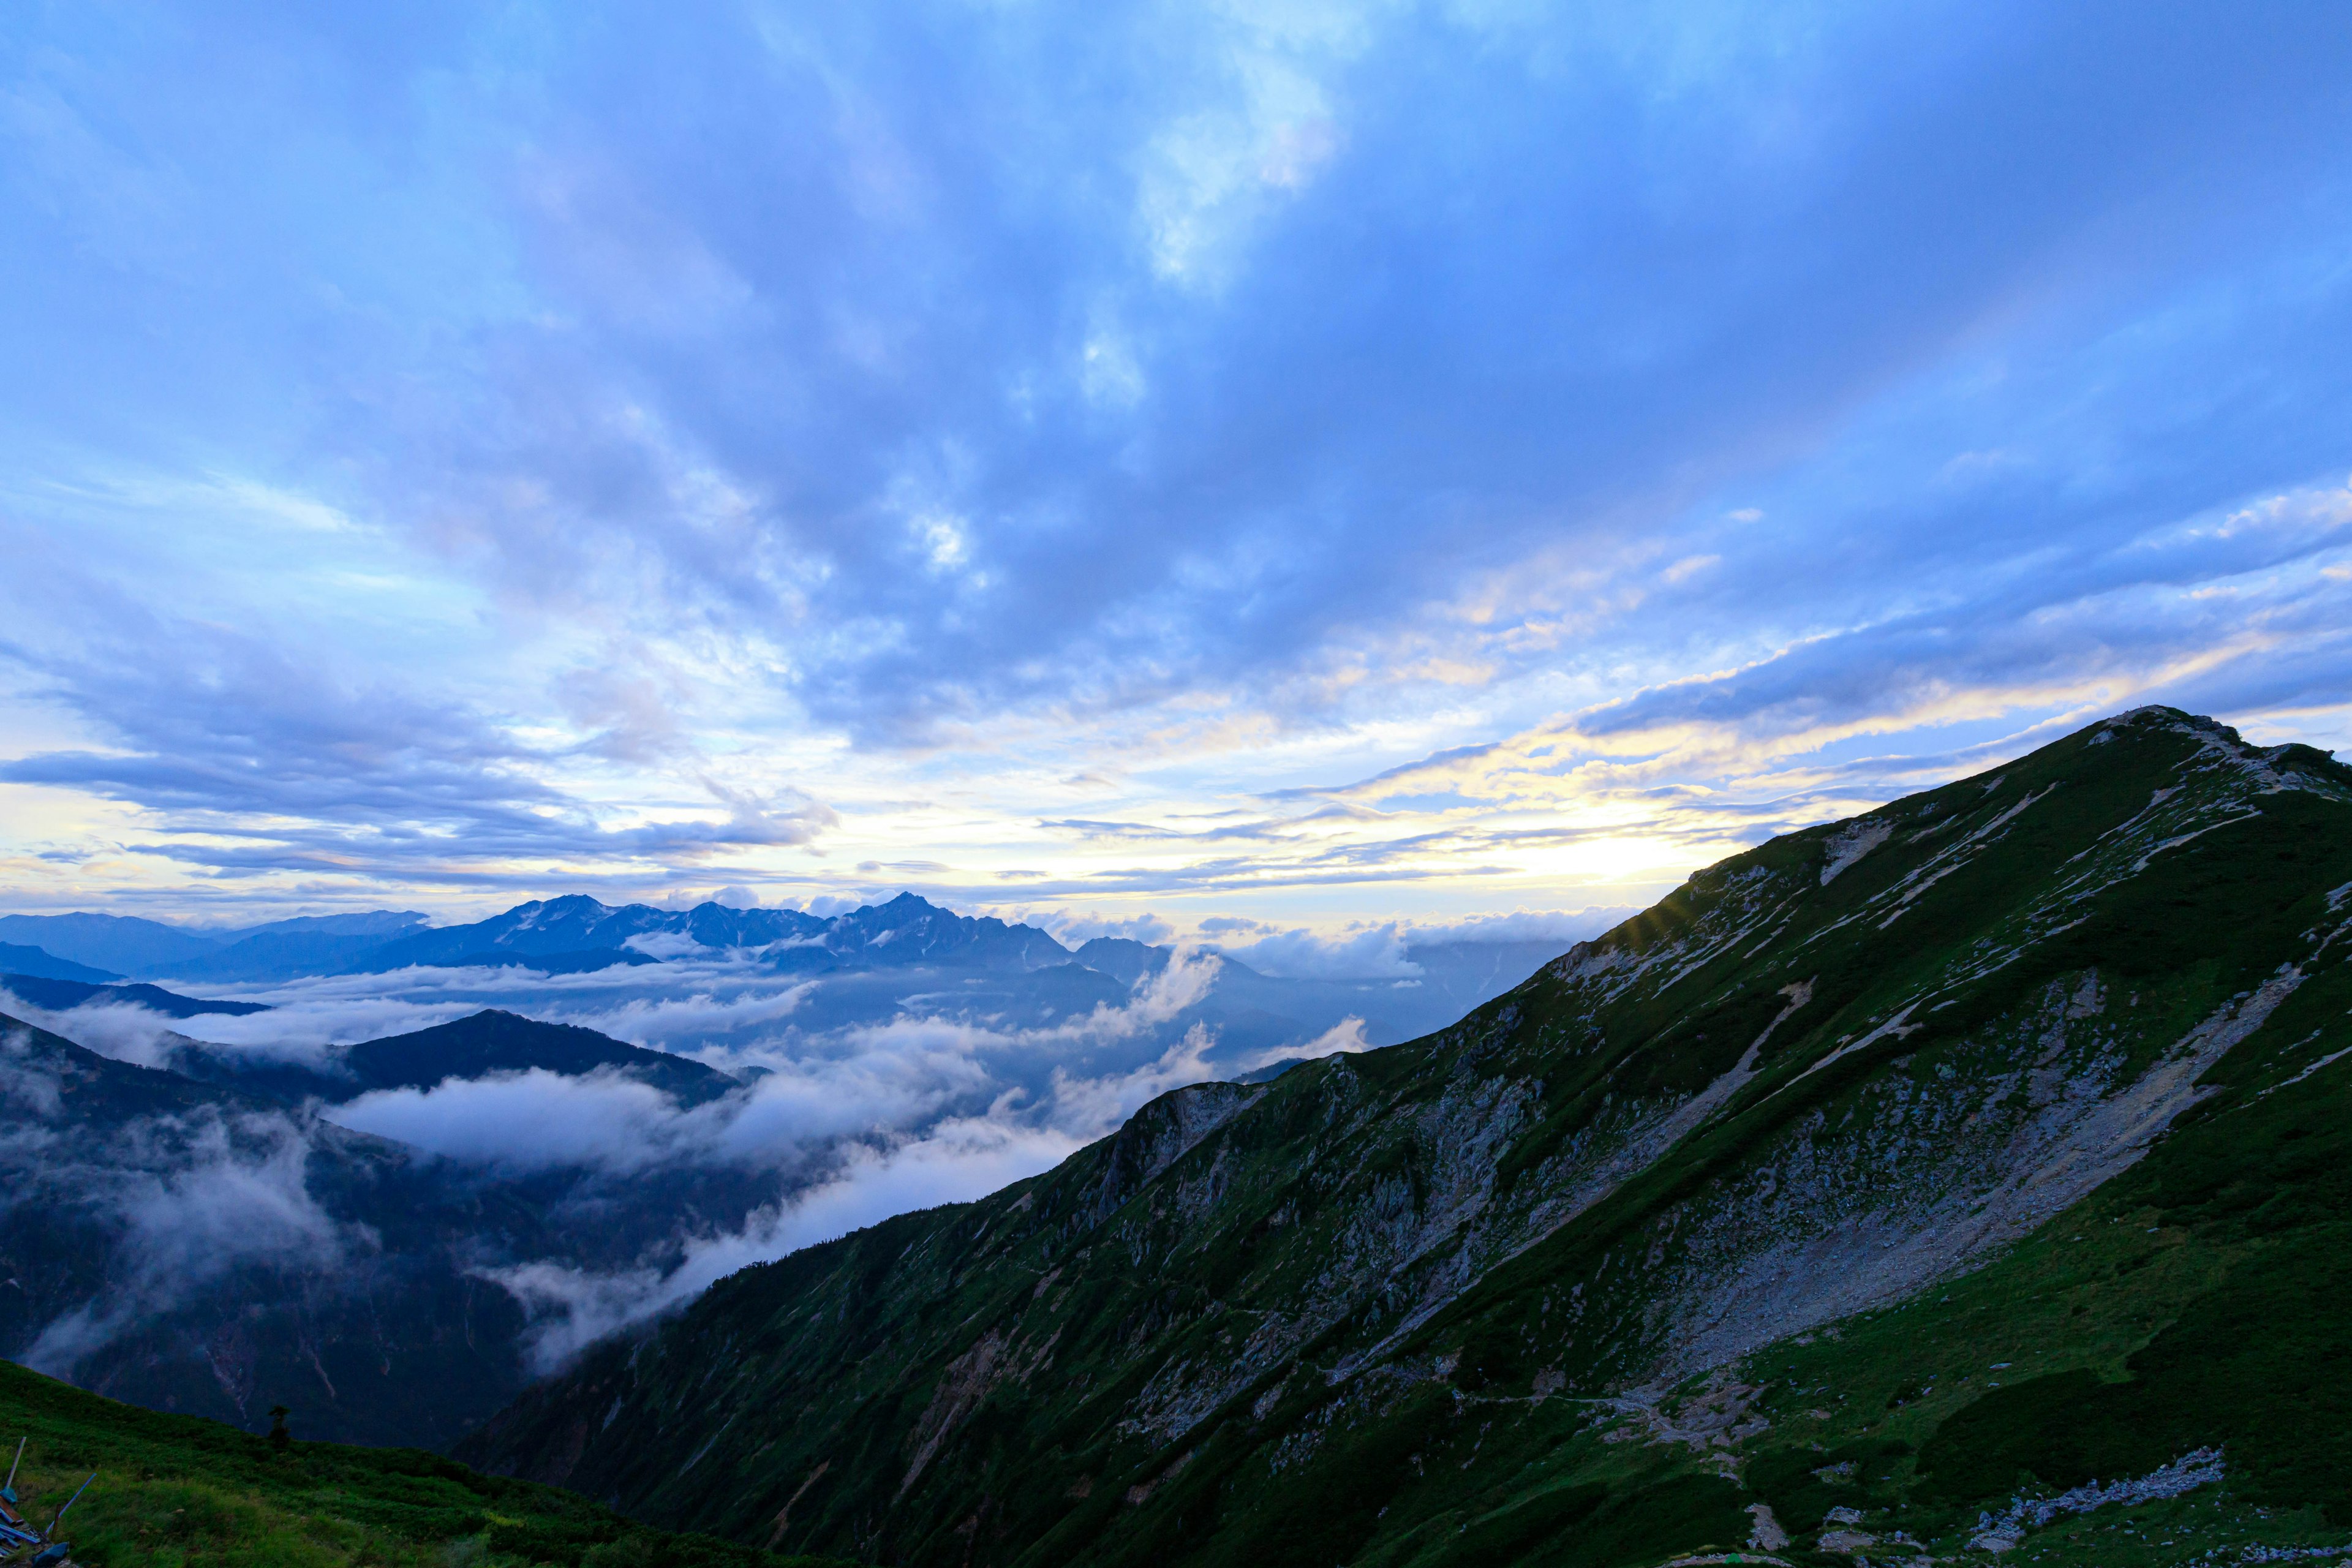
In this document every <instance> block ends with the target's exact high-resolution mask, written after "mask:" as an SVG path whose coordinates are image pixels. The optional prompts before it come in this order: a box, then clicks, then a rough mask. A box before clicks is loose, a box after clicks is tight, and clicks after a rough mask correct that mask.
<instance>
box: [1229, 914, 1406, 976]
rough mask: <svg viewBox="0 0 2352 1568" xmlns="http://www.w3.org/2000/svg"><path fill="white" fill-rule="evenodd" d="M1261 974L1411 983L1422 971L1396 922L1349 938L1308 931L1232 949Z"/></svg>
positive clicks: (1282, 934)
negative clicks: (1407, 953)
mask: <svg viewBox="0 0 2352 1568" xmlns="http://www.w3.org/2000/svg"><path fill="white" fill-rule="evenodd" d="M1227 951H1229V952H1231V953H1232V954H1233V956H1234V958H1237V959H1239V960H1240V961H1241V962H1242V963H1246V964H1248V965H1249V966H1250V967H1251V968H1252V969H1255V970H1256V971H1257V972H1258V973H1261V974H1271V975H1273V976H1275V977H1276V978H1277V979H1281V980H1410V979H1415V978H1418V977H1419V975H1420V974H1421V966H1420V965H1419V964H1417V963H1412V961H1411V960H1410V959H1408V958H1407V957H1406V956H1405V944H1404V937H1403V935H1402V932H1401V931H1399V929H1398V927H1397V925H1396V924H1395V922H1393V921H1391V922H1389V923H1386V924H1383V925H1380V926H1375V927H1373V928H1372V929H1370V930H1369V931H1353V932H1350V933H1349V934H1348V935H1345V936H1338V937H1329V936H1322V935H1319V934H1318V933H1317V932H1314V931H1307V930H1304V929H1301V930H1297V931H1277V932H1276V933H1275V934H1274V935H1272V936H1262V937H1260V938H1258V940H1257V941H1255V942H1251V943H1250V944H1248V945H1247V946H1245V947H1236V948H1231V949H1228V950H1227Z"/></svg>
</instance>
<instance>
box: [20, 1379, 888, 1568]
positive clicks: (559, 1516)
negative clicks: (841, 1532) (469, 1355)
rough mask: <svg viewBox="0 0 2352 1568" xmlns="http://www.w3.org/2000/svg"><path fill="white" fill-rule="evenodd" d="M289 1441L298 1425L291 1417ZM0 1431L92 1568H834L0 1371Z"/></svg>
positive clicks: (564, 1497)
mask: <svg viewBox="0 0 2352 1568" xmlns="http://www.w3.org/2000/svg"><path fill="white" fill-rule="evenodd" d="M291 1430H292V1431H293V1432H295V1433H299V1432H301V1431H302V1430H303V1426H302V1413H301V1412H300V1411H299V1409H298V1410H296V1411H295V1412H294V1415H293V1420H292V1424H291ZM0 1433H5V1435H6V1436H8V1437H9V1438H10V1439H12V1441H10V1442H8V1443H7V1444H6V1445H5V1447H6V1448H7V1450H8V1452H9V1454H10V1455H11V1456H12V1457H14V1456H15V1455H16V1441H14V1440H13V1439H22V1440H23V1441H24V1445H25V1447H24V1453H23V1457H22V1462H21V1465H20V1467H19V1468H18V1469H17V1471H16V1476H15V1478H14V1479H15V1480H16V1487H15V1491H16V1495H17V1496H18V1497H19V1498H20V1499H21V1500H23V1503H24V1505H25V1508H26V1512H27V1513H28V1514H29V1515H30V1517H31V1518H32V1520H33V1521H34V1522H35V1524H36V1527H37V1528H41V1527H46V1526H47V1524H48V1522H49V1521H50V1519H51V1518H52V1516H53V1515H54V1512H55V1510H57V1508H58V1506H59V1505H61V1504H63V1503H64V1502H65V1501H66V1500H68V1498H69V1497H71V1496H72V1495H73V1492H74V1489H76V1488H77V1487H78V1486H79V1485H80V1484H81V1481H82V1479H83V1478H84V1477H86V1476H89V1475H91V1474H93V1473H95V1475H96V1477H97V1479H95V1480H94V1481H92V1482H91V1484H90V1488H89V1491H87V1492H86V1493H84V1494H82V1496H81V1499H80V1500H79V1501H78V1502H76V1503H75V1504H74V1506H73V1510H72V1511H71V1512H70V1513H68V1514H67V1515H66V1517H65V1519H64V1521H63V1528H61V1529H60V1530H59V1531H58V1535H59V1537H60V1538H62V1539H66V1540H69V1541H70V1542H72V1543H73V1547H74V1551H75V1553H76V1555H77V1557H78V1559H79V1561H81V1562H84V1563H106V1564H107V1565H108V1568H184V1564H188V1563H302V1564H307V1565H315V1568H345V1565H350V1568H358V1565H360V1564H386V1565H390V1564H398V1565H402V1568H426V1565H428V1564H430V1565H432V1568H448V1565H450V1564H458V1563H489V1562H492V1561H495V1562H497V1563H559V1564H562V1565H563V1568H580V1565H581V1564H583V1563H584V1564H585V1565H586V1568H632V1565H635V1564H640V1563H662V1564H666V1565H674V1568H850V1565H849V1564H846V1563H827V1562H824V1561H821V1560H818V1559H814V1558H805V1557H803V1558H786V1557H778V1556H775V1555H772V1554H771V1553H769V1552H758V1551H752V1550H750V1549H747V1548H745V1547H741V1546H736V1545H732V1544H730V1543H729V1542H719V1541H713V1540H711V1539H709V1537H707V1536H706V1537H694V1536H676V1535H671V1534H668V1533H667V1532H666V1531H656V1530H649V1529H647V1528H646V1527H645V1526H643V1525H639V1524H635V1523H632V1522H631V1521H628V1520H625V1519H623V1518H621V1517H620V1516H618V1515H617V1514H614V1512H613V1511H612V1510H609V1509H606V1508H602V1507H600V1506H598V1505H597V1504H595V1503H593V1502H590V1501H588V1500H586V1499H584V1498H581V1497H578V1496H575V1495H573V1494H572V1493H570V1492H565V1491H559V1490H557V1489H554V1488H552V1487H541V1486H534V1485H532V1484H530V1482H528V1481H514V1480H509V1479H504V1478H502V1477H497V1476H485V1475H482V1474H480V1473H478V1472H477V1471H473V1470H469V1469H467V1468H466V1467H464V1466H463V1465H458V1464H453V1463H452V1462H451V1461H449V1460H447V1459H445V1458H440V1457H439V1456H437V1455H434V1454H428V1453H425V1452H422V1451H420V1450H418V1449H415V1448H354V1447H343V1446H341V1445H339V1444H334V1443H317V1442H308V1441H303V1440H301V1439H300V1438H299V1437H296V1438H293V1439H291V1440H289V1442H288V1443H287V1444H286V1446H285V1447H284V1450H283V1451H282V1452H281V1451H279V1449H278V1447H277V1446H275V1445H273V1444H272V1443H271V1442H270V1441H269V1440H268V1439H267V1438H265V1437H262V1436H255V1435H253V1434H251V1433H247V1432H241V1431H238V1430H237V1429H236V1428H235V1427H232V1426H223V1425H221V1424H219V1423H217V1422H213V1421H206V1420H203V1419H200V1418H198V1417H195V1416H189V1415H160V1414H158V1413H156V1412H153V1411H149V1410H141V1409H137V1408H135V1407H133V1406H131V1405H120V1404H117V1403H116V1402H115V1401H113V1400H111V1399H105V1398H101V1397H100V1396H99V1395H97V1394H87V1393H84V1392H83V1391H81V1390H80V1389H78V1388H74V1387H71V1386H70V1385H68V1384H62V1383H57V1382H53V1381H52V1380H50V1379H48V1378H46V1377H43V1376H41V1375H40V1374H39V1373H32V1372H26V1371H25V1370H24V1369H23V1368H21V1367H15V1366H10V1365H7V1364H6V1363H0Z"/></svg>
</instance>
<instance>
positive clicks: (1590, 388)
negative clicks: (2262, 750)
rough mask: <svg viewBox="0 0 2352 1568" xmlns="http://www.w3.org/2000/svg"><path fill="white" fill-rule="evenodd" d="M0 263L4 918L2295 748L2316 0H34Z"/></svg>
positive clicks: (754, 886) (2331, 297)
mask: <svg viewBox="0 0 2352 1568" xmlns="http://www.w3.org/2000/svg"><path fill="white" fill-rule="evenodd" d="M0 278H4V279H5V283H6V287H5V289H0V908H6V909H9V910H19V911H24V912H45V911H53V910H72V909H102V910H112V911H115V912H120V913H138V914H147V915H152V916H157V917H163V918H176V919H184V920H191V921H200V922H201V921H212V922H234V923H246V922H249V921H257V920H262V919H268V918H272V917H274V916H278V915H284V914H292V913H299V912H329V911H334V910H356V909H369V908H378V907H394V908H404V909H419V910H426V911H428V912H431V913H433V914H435V915H436V916H437V917H440V918H446V919H463V918H473V917H477V916H478V915H480V914H483V913H487V912H489V911H491V910H497V909H499V908H503V907H505V906H507V905H509V904H511V903H514V902H517V901H520V900H523V899H526V898H531V897H543V896H551V895H554V894H560V893H568V892H589V893H593V894H595V895H596V896H598V897H601V898H604V899H606V900H608V901H614V902H618V901H625V900H646V901H652V902H677V901H691V900H697V899H699V898H703V897H709V896H713V895H719V896H723V897H724V898H726V899H728V900H732V901H738V902H743V901H759V902H765V903H796V904H799V903H806V902H809V901H810V900H857V899H863V898H866V897H870V896H874V895H877V894H887V893H889V892H894V891H896V890H898V889H915V890H918V891H920V892H923V893H925V894H926V895H928V896H930V897H933V898H935V899H937V900H940V901H942V902H945V903H948V904H950V905H951V906H953V907H955V908H958V909H961V910H968V911H973V912H981V911H985V912H992V913H997V914H1000V915H1004V916H1006V917H1008V918H1037V919H1049V918H1050V919H1052V920H1055V921H1058V922H1060V923H1059V925H1058V926H1057V928H1056V929H1061V930H1077V931H1081V933H1082V934H1083V932H1084V931H1094V930H1101V931H1110V930H1133V931H1143V932H1149V933H1154V934H1163V933H1167V932H1175V933H1178V934H1181V933H1183V932H1186V931H1205V932H1208V933H1210V934H1216V933H1219V932H1232V931H1247V930H1249V929H1252V928H1253V926H1263V927H1265V928H1268V929H1281V930H1289V929H1294V928H1296V929H1311V930H1315V931H1325V932H1333V933H1344V932H1346V931H1348V930H1349V929H1351V928H1368V927H1370V925H1373V924H1376V923H1378V922H1395V921H1404V922H1410V923H1412V924H1414V925H1417V926H1418V927H1420V928H1423V929H1433V928H1438V927H1450V928H1452V929H1456V930H1463V931H1474V930H1477V929H1496V930H1499V929H1503V927H1501V926H1499V925H1496V924H1494V923H1493V922H1495V921H1506V920H1507V919H1509V918H1512V917H1516V916H1525V917H1528V918H1532V919H1540V918H1542V917H1544V916H1545V915H1546V914H1547V912H1556V911H1575V910H1586V909H1596V908H1613V907H1620V906H1628V905H1639V904H1642V903H1644V902H1646V901H1648V900H1651V899H1653V898H1655V897H1656V896H1658V895H1659V894H1661V893H1663V892H1664V891H1665V890H1666V889H1669V888H1670V887H1672V886H1673V885H1674V884H1675V883H1676V882H1678V881H1679V880H1680V879H1682V878H1683V877H1684V876H1685V875H1686V874H1687V873H1688V872H1689V871H1690V870H1691V869H1693V868H1696V867H1698V866H1700V865H1703V864H1706V863H1707V862H1710V861H1712V860H1715V859H1717V858H1721V857H1722V856H1724V855H1727V854H1729V853H1732V852H1734V851H1736V850H1737V849H1738V848H1739V847H1743V846H1746V845H1748V844H1752V843H1754V842H1757V841H1758V840H1759V839H1760V838H1762V837H1767V836H1769V835H1770V834H1771V833H1774V832H1779V831H1784V830H1786V829H1788V828H1790V827H1794V826H1802V825H1805V824H1809V823H1813V822H1818V821H1822V820H1825V819H1828V818H1832V817H1835V816H1843V815H1847V814H1849V813H1851V812H1853V811H1857V810H1861V809H1864V808H1867V807H1868V806H1871V805H1876V804H1878V803H1880V802H1882V801H1885V800H1886V799H1889V798H1892V797H1893V796H1895V795H1900V794H1902V793H1905V792H1906V791H1908V790H1912V789H1916V788H1919V787H1924V786H1926V785H1927V784H1934V783H1937V782H1941V781H1942V780H1944V779H1947V778H1949V777H1952V776H1955V775H1957V774H1959V773H1966V772H1969V771H1973V770H1975V769H1977V768H1979V767H1983V766H1989V765H1991V764H1993V763H1998V762H2000V761H2002V760H2005V759H2006V758H2008V757H2010V756H2013V755H2015V754H2018V753H2019V752H2022V751H2025V750H2028V749H2030V748H2031V747H2032V746H2034V745H2037V744H2040V743H2042V742H2044V741H2046V740H2049V739H2053V738H2054V737H2055V736H2057V735H2059V734H2062V733H2063V732H2065V731H2068V730H2070V729H2073V728H2075V727H2078V726H2080V725H2081V724H2083V723H2084V722H2087V721H2090V720H2091V719H2093V718H2095V717H2097V716H2100V715H2102V714H2105V713H2109V712H2113V711H2116V710H2122V709H2126V708H2128V707H2132V706H2135V705H2137V704H2139V703H2143V702H2152V701H2153V702H2168V703H2171V704H2175V705H2177V706H2180V707H2184V708H2188V709H2190V710H2195V711H2199V712H2205V713H2211V714H2214V715H2215V716H2217V717H2220V718H2221V719H2223V720H2225V721H2229V722H2231V723H2234V724H2237V725H2239V726H2240V727H2241V728H2242V730H2244V731H2246V732H2247V733H2248V734H2249V735H2250V736H2252V738H2254V739H2256V740H2259V741H2262V742H2266V743H2267V742H2280V741H2286V740H2302V741H2307V742H2312V743H2315V744H2318V745H2321V746H2326V747H2331V748H2332V747H2336V746H2342V745H2352V636H2347V628H2352V10H2347V9H2346V8H2344V7H2341V6H2336V5H2322V4H2290V5H2275V6H2266V7H2259V8H2254V9H2249V8H2247V7H2245V6H2242V5H2165V4H2149V3H2147V0H2137V3H2135V4H2131V5H2095V4H2086V5H2072V6H2063V7H2058V6H2047V5H2024V4H2001V3H1998V0H1994V3H1986V0H1972V3H1970V4H1967V5H1960V4H1937V3H1934V0H1927V3H1922V4H1916V5H1906V6H1900V7H1886V6H1836V5H1801V4H1792V5H1771V6H1730V5H1712V4H1707V3H1706V0H1691V3H1688V4H1684V5H1674V6H1652V5H1640V6H1636V5H1530V4H1521V3H1519V0H1454V3H1452V4H1433V5H1412V4H1403V3H1386V0H1383V3H1376V4H1364V5H1347V4H1339V3H1337V0H1333V3H1312V0H1301V3H1286V0H1252V3H1250V4H1246V5H1243V4H1221V3H1216V0H1196V3H1195V4H1192V5H1159V4H1149V3H1146V4H1112V5H1103V4H1099V3H1097V4H1090V5H1061V4H1051V3H1045V0H970V3H926V0H908V4H904V5H891V6H855V5H762V4H754V3H738V4H728V5H696V4H677V3H672V4H667V5H625V4H614V5H597V4H589V3H584V0H570V3H567V4H564V5H533V4H528V3H515V4H499V5H487V4H486V5H455V4H437V5H436V4H431V3H425V4H418V5H404V6H398V7H383V6H373V7H372V6H323V7H322V6H315V5H301V6H298V5H262V4H245V5H239V4H228V5H215V6H206V7H202V8H196V7H182V6H171V5H145V4H139V3H136V0H125V3H111V0H106V3H82V4H73V5H67V4H62V3H60V4H41V3H37V0H36V3H33V4H27V5H17V6H13V7H11V8H10V9H9V12H8V15H7V17H6V19H5V21H0ZM824 907H831V906H824ZM1481 921H1485V922H1487V924H1486V925H1485V926H1483V927H1482V926H1481V925H1480V923H1479V922H1481Z"/></svg>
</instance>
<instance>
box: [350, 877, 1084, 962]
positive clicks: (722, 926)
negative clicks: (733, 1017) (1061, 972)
mask: <svg viewBox="0 0 2352 1568" xmlns="http://www.w3.org/2000/svg"><path fill="white" fill-rule="evenodd" d="M649 937H668V938H674V939H681V940H682V941H683V942H686V943H688V944H690V945H692V946H697V947H703V948H710V949H714V950H725V949H764V950H768V956H769V957H770V958H771V959H772V961H773V962H775V963H778V964H779V965H780V966H782V967H786V968H790V969H793V970H794V971H823V970H829V969H834V968H839V967H889V968H901V967H908V966H911V965H916V964H929V965H949V966H970V967H976V968H992V969H1016V970H1019V969H1042V968H1045V967H1048V966H1050V965H1053V964H1060V963H1068V962H1069V961H1070V954H1069V951H1068V950H1067V949H1066V948H1065V947H1063V946H1062V944H1061V943H1059V942H1055V940H1054V939H1053V938H1052V937H1050V936H1048V935H1046V934H1045V932H1044V931H1039V930H1037V929H1036V928H1035V927H1034V926H1009V925H1007V924H1005V923H1004V922H1003V921H1000V920H994V919H991V918H986V917H981V918H974V917H971V916H968V915H959V914H955V913H953V912H951V911H950V910H943V909H940V907H939V906H938V905H936V904H932V903H929V902H928V901H926V900H922V899H919V898H917V897H916V896H915V895H914V894H912V893H901V894H899V895H898V897H897V898H895V899H893V900H890V901H889V902H888V903H886V904H878V905H867V906H866V907H864V908H861V909H857V910H850V911H849V912H847V913H845V914H840V915H835V916H833V917H831V918H830V919H827V918H823V917H819V916H816V915H810V914H803V913H802V912H801V911H800V910H761V909H752V910H737V909H730V908H727V907H726V906H724V905H720V904H702V905H699V906H698V907H697V908H695V909H692V910H656V909H654V908H651V907H650V906H647V905H645V904H630V905H627V906H625V907H623V908H620V909H614V908H613V907H611V906H609V905H606V904H602V903H599V902H598V901H597V900H594V899H592V898H589V897H587V896H586V895H584V894H577V893H575V894H573V895H572V896H571V897H569V898H562V899H550V900H545V901H544V902H532V903H527V904H519V905H517V906H516V907H515V908H513V909H511V910H507V911H506V913H504V914H502V915H496V916H493V917H491V918H490V919H488V920H486V921H477V922H476V923H474V924H472V925H462V926H443V927H439V928H437V929H436V930H432V931H419V932H417V933H415V935H412V936H408V937H404V938H402V939H401V940H399V941H397V942H391V943H387V944H385V945H383V946H381V947H378V948H375V949H373V950H372V951H371V952H367V953H366V954H364V955H362V957H361V958H359V959H357V960H355V961H354V962H353V963H352V965H351V969H350V972H352V973H366V972H374V971H381V970H389V969H396V968H400V967H403V966H404V965H406V964H411V963H422V964H441V965H450V964H457V963H467V962H479V961H480V959H481V956H482V955H484V954H494V953H516V954H525V955H534V956H535V955H541V954H562V953H577V952H590V951H605V952H610V951H613V950H615V949H624V948H625V947H626V946H627V944H629V943H631V942H640V941H642V940H643V939H646V938H649Z"/></svg>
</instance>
